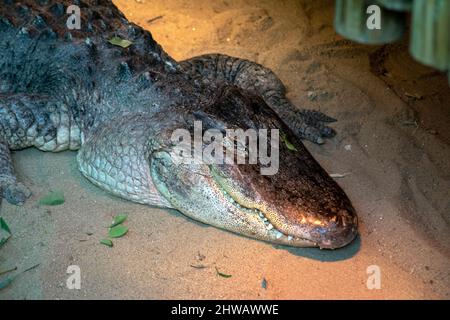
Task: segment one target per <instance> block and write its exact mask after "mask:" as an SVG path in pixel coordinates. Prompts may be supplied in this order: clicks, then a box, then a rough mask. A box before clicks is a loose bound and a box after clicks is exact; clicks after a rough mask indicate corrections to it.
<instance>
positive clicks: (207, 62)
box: [180, 54, 336, 144]
mask: <svg viewBox="0 0 450 320" xmlns="http://www.w3.org/2000/svg"><path fill="white" fill-rule="evenodd" d="M180 65H181V67H182V68H183V70H184V71H185V72H186V73H187V74H189V75H190V76H191V77H192V79H193V80H199V81H201V80H202V79H209V80H212V81H226V82H229V83H231V84H234V85H236V86H238V87H240V88H242V89H244V90H249V91H252V92H254V93H256V94H257V95H259V96H260V97H262V98H263V99H264V101H265V102H266V103H267V104H268V105H269V106H270V107H271V108H272V109H273V110H274V111H275V112H276V113H277V114H278V116H279V117H280V118H281V119H283V121H284V122H285V123H286V124H287V125H288V126H289V127H290V128H291V129H292V130H293V131H294V132H295V133H296V134H297V135H298V136H299V137H300V138H302V139H307V140H310V141H312V142H315V143H318V144H322V143H323V142H324V138H330V137H332V136H334V135H335V131H334V130H333V129H332V128H330V127H328V126H327V125H326V124H327V123H330V122H334V121H336V120H335V119H333V118H331V117H329V116H327V115H325V114H323V113H321V112H319V111H314V110H307V109H299V108H297V107H296V106H294V105H293V104H292V103H291V102H290V101H289V100H288V99H287V98H286V89H285V87H284V85H283V83H282V82H281V80H280V79H279V78H278V77H277V76H276V75H275V73H273V72H272V71H271V70H269V69H268V68H266V67H264V66H262V65H260V64H258V63H256V62H252V61H249V60H245V59H240V58H235V57H230V56H227V55H223V54H206V55H202V56H198V57H194V58H191V59H188V60H185V61H182V62H181V63H180Z"/></svg>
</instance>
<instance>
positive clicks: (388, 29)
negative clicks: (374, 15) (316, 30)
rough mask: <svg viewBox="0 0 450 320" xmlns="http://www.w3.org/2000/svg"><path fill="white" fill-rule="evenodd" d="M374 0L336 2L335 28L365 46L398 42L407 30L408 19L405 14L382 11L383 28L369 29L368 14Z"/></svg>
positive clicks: (343, 0)
mask: <svg viewBox="0 0 450 320" xmlns="http://www.w3.org/2000/svg"><path fill="white" fill-rule="evenodd" d="M374 3H375V4H376V2H375V1H374V0H336V7H335V18H334V28H335V30H336V32H337V33H339V34H340V35H342V36H343V37H345V38H347V39H351V40H353V41H356V42H359V43H365V44H385V43H390V42H394V41H396V40H398V39H399V38H401V37H402V35H403V33H404V30H405V23H406V18H405V14H404V13H403V12H397V11H392V10H387V9H385V8H383V6H379V5H377V7H378V8H379V9H380V16H381V24H380V26H381V28H380V29H369V28H368V26H367V20H368V19H369V17H370V16H371V13H367V9H368V7H369V6H371V5H374Z"/></svg>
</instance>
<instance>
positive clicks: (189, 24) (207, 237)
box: [0, 0, 450, 299]
mask: <svg viewBox="0 0 450 320" xmlns="http://www.w3.org/2000/svg"><path fill="white" fill-rule="evenodd" d="M115 3H116V4H117V5H118V6H119V7H120V8H121V9H122V10H123V11H124V13H125V14H126V16H127V17H128V18H129V19H131V20H132V21H133V22H135V23H137V24H139V25H141V26H143V27H144V28H146V29H148V30H150V31H151V32H152V34H153V36H154V38H155V39H156V40H157V41H158V42H159V43H160V44H161V45H162V46H163V47H164V48H165V50H166V51H167V52H168V53H169V54H171V55H172V56H173V57H174V58H176V59H185V58H189V57H192V56H195V55H198V54H203V53H208V52H221V53H226V54H230V55H235V56H239V57H242V58H248V59H252V60H255V61H257V62H259V63H262V64H264V65H266V66H268V67H270V68H272V69H273V70H274V71H275V72H276V73H277V74H278V75H279V76H280V78H281V79H282V80H283V81H284V82H285V84H286V86H287V88H288V90H289V97H290V98H291V99H292V101H293V102H294V103H295V104H296V105H298V106H301V107H305V108H314V109H317V110H320V111H323V112H325V113H327V114H329V115H331V116H334V117H336V118H337V119H338V120H339V121H338V122H337V123H336V124H335V125H334V128H335V129H336V130H337V132H338V135H337V136H336V137H335V138H333V139H331V140H328V141H327V143H326V144H325V145H323V146H316V145H312V144H310V143H305V144H306V145H307V147H308V148H309V150H311V152H312V153H313V155H314V156H315V157H316V159H317V160H318V161H319V162H320V163H321V164H322V165H323V166H324V168H325V169H326V170H327V171H328V172H330V173H349V174H348V175H347V176H345V177H344V178H340V179H338V182H339V184H340V185H341V186H342V187H343V188H344V190H345V191H346V192H347V194H348V195H349V197H350V198H351V200H352V201H353V204H354V206H355V208H356V209H357V211H358V213H359V217H360V220H361V226H360V237H359V239H358V240H357V241H355V242H354V243H352V244H351V245H350V246H348V247H346V248H343V249H340V250H335V251H329V250H319V249H294V248H289V247H282V246H273V245H270V244H267V243H263V242H259V241H255V240H251V239H248V238H245V237H242V236H238V235H234V234H232V233H229V232H225V231H221V230H218V229H216V228H213V227H209V226H206V225H203V224H200V223H196V222H194V221H192V220H191V219H188V218H186V217H184V216H183V215H181V214H179V213H177V212H175V211H170V210H161V209H154V208H150V207H147V206H143V205H138V204H134V203H130V202H127V201H124V200H121V199H118V198H115V197H113V196H110V195H108V194H107V193H105V192H103V191H102V190H100V189H98V188H96V187H95V186H93V185H92V184H90V183H89V182H88V181H87V180H86V179H84V178H83V177H82V176H81V174H80V173H79V172H78V170H77V166H76V160H75V153H73V152H65V153H60V154H49V153H43V152H39V151H37V150H31V149H30V150H24V151H20V152H16V153H14V161H15V163H16V167H17V171H18V172H19V176H20V178H21V179H22V181H24V183H25V184H26V185H28V186H30V188H31V190H32V191H33V196H32V198H31V199H30V200H29V201H28V202H27V203H26V205H25V206H23V207H14V206H12V205H10V204H8V203H6V202H5V201H3V203H2V205H1V211H0V213H1V216H3V217H4V218H5V219H6V221H7V222H8V223H9V224H10V227H11V229H12V231H13V237H12V238H11V239H10V240H9V242H8V244H7V245H6V246H5V247H3V248H2V249H1V250H0V271H1V270H4V269H8V268H9V267H13V266H17V267H18V269H19V270H24V269H27V268H29V267H31V266H34V265H36V264H39V266H38V267H36V268H35V269H33V270H31V271H28V272H26V273H23V274H21V275H20V276H18V277H17V278H16V279H15V281H14V282H13V283H12V284H11V286H10V287H9V288H7V289H4V290H1V291H0V299H11V298H13V299H34V298H36V299H80V298H81V299H90V298H99V299H107V298H113V299H130V298H136V299H169V298H181V299H189V298H192V299H222V298H223V299H232V298H233V299H310V298H318V299H347V298H350V299H361V298H363V299H442V298H445V299H448V298H450V228H449V225H450V160H449V159H450V126H449V125H448V124H449V123H450V89H449V86H448V82H447V78H446V76H445V75H444V74H441V73H439V72H437V71H435V70H434V69H431V68H428V67H425V66H423V65H421V64H419V63H417V62H415V61H414V60H412V58H411V57H410V56H409V55H408V52H407V38H406V37H405V39H404V40H403V41H401V42H399V43H396V44H392V45H387V46H361V45H358V44H355V43H352V42H349V41H347V40H344V39H342V38H341V37H340V36H338V35H336V34H335V33H334V31H333V28H332V20H333V5H332V4H333V3H332V1H261V0H258V1H256V0H250V1H237V0H236V1H234V0H227V1H217V0H214V1H192V0H191V1H183V0H166V1H155V0H152V1H150V0H141V1H134V0H133V1H131V0H117V1H115ZM158 16H162V17H161V18H158V19H156V20H154V21H151V22H148V21H149V20H150V19H152V18H155V17H158ZM50 190H61V191H64V193H65V195H66V202H65V203H64V204H63V205H61V206H57V207H45V206H39V205H38V204H37V201H38V199H39V198H40V197H41V196H43V195H45V194H46V193H48V192H49V191H50ZM122 212H126V213H128V214H129V218H128V221H127V222H126V225H127V226H128V227H129V229H130V231H129V233H128V234H127V235H126V236H125V237H123V238H121V239H118V240H115V241H114V247H113V248H108V247H105V246H103V245H100V244H99V240H100V239H101V238H103V237H104V236H105V235H106V232H107V229H106V228H105V226H107V225H108V224H109V223H110V221H111V219H112V217H113V216H114V215H116V214H118V213H122ZM88 234H90V235H88ZM70 265H78V266H79V267H80V269H81V279H82V281H81V289H80V290H70V289H68V288H67V287H66V279H67V277H68V276H69V275H68V274H66V270H67V267H68V266H70ZM371 265H377V266H379V267H380V271H381V289H373V290H369V289H368V288H367V285H366V282H367V279H368V276H369V275H368V274H367V268H368V267H369V266H371ZM193 266H194V267H193ZM195 267H197V268H195ZM199 267H202V268H199ZM216 267H217V268H218V270H220V272H222V273H225V274H230V275H231V277H230V278H224V277H220V276H218V275H217V273H216V269H215V268H216ZM263 279H265V280H266V282H267V287H266V288H263V286H262V281H263Z"/></svg>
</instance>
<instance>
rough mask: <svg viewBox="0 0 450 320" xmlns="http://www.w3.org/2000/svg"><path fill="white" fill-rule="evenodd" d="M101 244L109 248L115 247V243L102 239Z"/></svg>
mask: <svg viewBox="0 0 450 320" xmlns="http://www.w3.org/2000/svg"><path fill="white" fill-rule="evenodd" d="M100 243H101V244H104V245H105V246H108V247H112V246H113V242H112V241H111V240H109V239H102V240H100Z"/></svg>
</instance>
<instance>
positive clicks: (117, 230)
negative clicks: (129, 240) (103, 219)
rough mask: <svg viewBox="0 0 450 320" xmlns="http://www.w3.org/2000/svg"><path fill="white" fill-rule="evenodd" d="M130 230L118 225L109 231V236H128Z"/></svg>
mask: <svg viewBox="0 0 450 320" xmlns="http://www.w3.org/2000/svg"><path fill="white" fill-rule="evenodd" d="M127 232H128V228H127V227H125V226H122V225H118V226H115V227H112V228H111V229H109V236H110V237H111V238H120V237H123V236H124V235H126V233H127Z"/></svg>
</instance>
